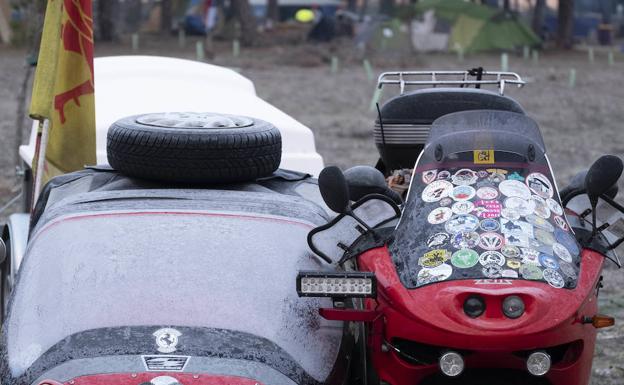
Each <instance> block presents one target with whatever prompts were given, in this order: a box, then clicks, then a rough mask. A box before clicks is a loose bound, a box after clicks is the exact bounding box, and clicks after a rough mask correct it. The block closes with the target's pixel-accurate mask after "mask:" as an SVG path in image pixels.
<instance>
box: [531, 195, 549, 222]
mask: <svg viewBox="0 0 624 385" xmlns="http://www.w3.org/2000/svg"><path fill="white" fill-rule="evenodd" d="M531 200H532V201H533V203H534V204H535V209H534V212H535V215H537V216H539V217H541V218H544V219H548V218H550V209H549V208H548V205H547V204H546V201H545V200H544V198H542V197H540V196H537V195H533V196H532V197H531Z"/></svg>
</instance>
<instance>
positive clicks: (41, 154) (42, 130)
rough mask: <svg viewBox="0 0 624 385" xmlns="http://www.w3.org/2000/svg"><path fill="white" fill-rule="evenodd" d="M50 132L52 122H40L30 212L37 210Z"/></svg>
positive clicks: (46, 120)
mask: <svg viewBox="0 0 624 385" xmlns="http://www.w3.org/2000/svg"><path fill="white" fill-rule="evenodd" d="M49 132H50V120H49V119H43V120H39V129H38V132H37V142H36V144H35V157H34V159H36V160H37V166H36V168H35V170H34V171H35V181H34V186H33V199H32V202H31V207H30V211H31V212H32V210H33V209H34V208H35V205H36V204H37V199H38V198H39V193H40V192H41V184H42V182H43V174H44V164H45V152H46V147H47V146H48V134H49Z"/></svg>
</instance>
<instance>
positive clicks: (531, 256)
mask: <svg viewBox="0 0 624 385" xmlns="http://www.w3.org/2000/svg"><path fill="white" fill-rule="evenodd" d="M520 250H522V263H525V264H529V265H539V264H540V263H539V255H540V253H539V251H537V250H535V249H529V248H526V247H521V248H520Z"/></svg>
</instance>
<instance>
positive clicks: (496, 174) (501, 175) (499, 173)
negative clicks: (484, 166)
mask: <svg viewBox="0 0 624 385" xmlns="http://www.w3.org/2000/svg"><path fill="white" fill-rule="evenodd" d="M491 170H492V172H491V173H490V175H489V176H488V181H490V182H491V183H500V182H502V181H504V180H505V174H506V173H507V171H505V170H499V169H491Z"/></svg>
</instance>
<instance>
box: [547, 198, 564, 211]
mask: <svg viewBox="0 0 624 385" xmlns="http://www.w3.org/2000/svg"><path fill="white" fill-rule="evenodd" d="M546 204H547V205H548V208H549V209H550V211H552V212H553V213H554V214H555V215H563V208H561V205H560V204H559V202H557V201H556V200H554V199H552V198H548V199H546Z"/></svg>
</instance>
